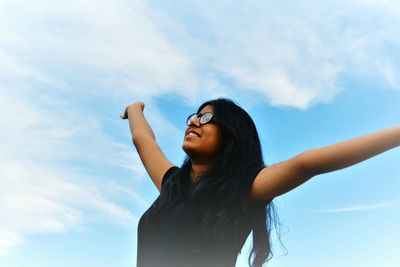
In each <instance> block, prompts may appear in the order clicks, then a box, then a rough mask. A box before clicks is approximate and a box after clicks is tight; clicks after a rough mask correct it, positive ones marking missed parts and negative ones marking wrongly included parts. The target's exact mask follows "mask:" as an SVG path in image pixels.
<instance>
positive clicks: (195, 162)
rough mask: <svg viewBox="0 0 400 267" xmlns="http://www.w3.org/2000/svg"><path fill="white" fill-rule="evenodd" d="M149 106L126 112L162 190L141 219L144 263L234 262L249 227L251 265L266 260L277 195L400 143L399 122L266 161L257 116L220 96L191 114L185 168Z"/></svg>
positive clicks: (220, 266)
mask: <svg viewBox="0 0 400 267" xmlns="http://www.w3.org/2000/svg"><path fill="white" fill-rule="evenodd" d="M143 109H144V104H143V103H141V102H137V103H134V104H131V105H129V106H128V107H127V108H126V109H125V112H124V114H122V115H121V118H123V119H129V124H130V130H131V133H132V138H133V142H134V144H135V147H136V149H137V151H138V153H139V156H140V158H141V160H142V162H143V165H144V167H145V169H146V171H147V173H148V174H149V176H150V177H151V179H152V181H153V183H154V185H155V186H156V187H157V189H158V190H159V191H160V195H159V197H158V198H157V199H156V200H155V202H154V203H153V204H152V205H151V207H150V208H149V209H148V210H147V211H146V212H145V213H144V214H143V216H142V217H141V219H140V221H139V227H138V253H137V267H158V266H160V267H161V266H162V267H172V266H174V267H178V266H182V267H183V266H185V267H200V266H202V267H204V266H208V267H213V266H215V267H228V266H229V267H232V266H235V263H236V258H237V255H238V253H239V252H240V250H241V248H242V246H243V244H244V242H245V240H246V238H247V236H248V235H249V234H250V232H252V236H253V248H252V251H251V253H250V256H249V264H250V265H251V266H262V264H263V263H264V262H265V261H267V260H268V259H269V258H270V256H271V244H270V239H269V235H270V230H271V224H272V223H273V222H274V221H273V220H274V218H273V213H274V212H273V206H272V205H273V204H272V200H273V199H274V198H275V197H277V196H279V195H282V194H284V193H286V192H288V191H290V190H292V189H293V188H295V187H297V186H299V185H300V184H302V183H304V182H305V181H307V180H308V179H310V178H311V177H313V176H315V175H318V174H322V173H326V172H330V171H334V170H338V169H342V168H345V167H348V166H351V165H353V164H356V163H358V162H361V161H363V160H366V159H368V158H370V157H373V156H375V155H377V154H379V153H382V152H384V151H386V150H389V149H391V148H394V147H397V146H399V145H400V126H397V127H393V128H389V129H385V130H383V131H379V132H376V133H373V134H369V135H365V136H361V137H358V138H354V139H351V140H348V141H344V142H341V143H337V144H334V145H331V146H327V147H322V148H318V149H312V150H309V151H306V152H304V153H301V154H299V155H297V156H295V157H293V158H290V159H288V160H286V161H283V162H280V163H277V164H274V165H271V166H268V167H267V166H265V165H264V162H263V158H262V153H261V145H260V140H259V137H258V133H257V130H256V127H255V125H254V122H253V120H252V119H251V118H250V116H249V115H248V114H247V112H246V111H245V110H243V109H242V108H241V107H239V106H238V105H236V104H235V103H234V102H232V101H231V100H229V99H216V100H211V101H208V102H205V103H204V104H202V105H201V106H200V107H199V109H198V111H197V112H196V113H194V114H192V115H190V116H189V117H188V119H187V121H186V124H187V129H186V131H185V135H184V140H183V145H182V148H183V150H184V151H185V152H186V154H187V157H186V159H185V161H184V163H183V165H182V166H181V167H180V168H178V167H175V166H174V164H172V163H171V162H170V161H169V160H168V159H167V158H166V157H165V156H164V154H163V153H162V151H161V149H160V148H159V146H158V145H157V143H156V138H155V136H154V133H153V131H152V129H151V128H150V126H149V124H148V123H147V121H146V119H145V117H144V116H143Z"/></svg>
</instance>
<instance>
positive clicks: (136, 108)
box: [121, 102, 173, 191]
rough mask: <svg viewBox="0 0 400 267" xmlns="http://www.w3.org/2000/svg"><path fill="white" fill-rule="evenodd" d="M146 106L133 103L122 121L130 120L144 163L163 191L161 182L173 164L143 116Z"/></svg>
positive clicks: (134, 139)
mask: <svg viewBox="0 0 400 267" xmlns="http://www.w3.org/2000/svg"><path fill="white" fill-rule="evenodd" d="M143 109H144V104H143V103H142V102H137V103H133V104H131V105H129V106H127V107H126V109H125V112H124V114H122V115H121V118H122V119H128V120H129V126H130V130H131V134H132V140H133V143H134V145H135V147H136V150H137V152H138V154H139V156H140V159H141V160H142V163H143V165H144V167H145V169H146V171H147V173H148V174H149V176H150V178H151V179H152V181H153V183H154V185H155V186H156V187H157V189H158V191H160V190H161V180H162V177H163V176H164V174H165V173H166V172H167V170H168V169H169V168H171V167H172V166H173V164H172V163H171V162H170V161H169V160H168V159H167V158H166V157H165V156H164V154H163V152H162V151H161V149H160V147H159V146H158V145H157V142H156V137H155V135H154V133H153V130H152V129H151V127H150V125H149V124H148V122H147V121H146V118H145V117H144V115H143Z"/></svg>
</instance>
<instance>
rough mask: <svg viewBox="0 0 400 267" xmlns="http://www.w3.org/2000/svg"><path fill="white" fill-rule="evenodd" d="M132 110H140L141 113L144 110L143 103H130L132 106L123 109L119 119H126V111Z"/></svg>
mask: <svg viewBox="0 0 400 267" xmlns="http://www.w3.org/2000/svg"><path fill="white" fill-rule="evenodd" d="M132 108H140V110H141V111H143V110H144V103H143V102H140V101H139V102H135V103H132V104H130V105H128V106H127V107H126V108H125V111H124V113H122V114H121V115H119V116H120V117H121V119H123V120H125V119H128V109H132Z"/></svg>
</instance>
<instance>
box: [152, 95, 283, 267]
mask: <svg viewBox="0 0 400 267" xmlns="http://www.w3.org/2000/svg"><path fill="white" fill-rule="evenodd" d="M207 105H211V106H212V107H213V110H214V112H213V113H214V118H215V123H216V124H217V125H218V126H219V127H220V129H221V133H222V137H221V146H220V150H219V151H220V152H219V155H217V157H216V160H215V164H213V166H212V168H211V170H209V171H208V172H207V173H206V174H203V175H202V176H201V177H199V178H198V179H196V181H195V182H193V184H192V185H191V186H192V188H193V189H192V191H191V194H190V196H189V200H190V203H191V205H192V207H193V209H194V210H195V211H196V212H195V214H200V216H199V218H198V220H199V221H200V223H201V226H202V230H203V232H202V234H203V237H204V239H205V240H212V241H213V243H217V244H221V245H223V246H226V245H227V244H229V245H232V244H239V243H240V244H243V243H244V241H245V240H238V235H237V233H238V231H240V227H241V226H242V225H243V223H245V224H246V225H247V226H248V228H249V230H251V231H252V235H253V247H252V249H251V252H250V254H249V257H248V263H249V265H250V266H252V267H259V266H262V264H263V263H265V262H266V261H268V260H269V259H270V258H271V257H272V251H271V241H270V233H271V228H272V227H273V226H274V225H276V218H275V217H276V214H275V209H274V205H273V203H272V200H269V201H266V202H265V203H258V204H256V203H252V204H251V202H250V201H251V200H250V199H249V194H250V189H251V185H252V183H253V181H254V178H255V176H256V175H257V174H258V172H259V171H260V170H261V169H262V168H264V167H265V164H264V161H263V157H262V152H261V143H260V139H259V136H258V133H257V129H256V126H255V124H254V122H253V120H252V119H251V117H250V116H249V115H248V113H247V112H246V111H245V110H244V109H243V108H241V107H240V106H239V105H237V104H235V103H234V102H233V101H232V100H230V99H225V98H219V99H216V100H211V101H207V102H205V103H203V104H202V105H201V106H200V107H199V109H198V111H197V112H198V113H199V112H200V111H201V110H202V109H203V108H204V107H205V106H207ZM191 166H192V165H191V162H190V159H189V158H188V157H186V158H185V160H184V162H183V164H182V167H181V168H180V170H179V171H177V172H176V173H175V174H174V175H173V176H172V177H171V179H173V181H172V182H170V183H168V186H167V187H164V188H163V190H161V195H160V198H159V202H158V205H157V207H156V208H157V210H159V211H160V212H162V213H163V212H168V211H169V210H171V209H172V208H173V207H174V206H175V205H176V204H177V203H179V202H180V201H183V199H185V197H187V195H186V193H185V192H186V191H187V190H186V189H187V187H188V185H189V183H190V170H191ZM243 203H248V204H250V205H249V206H250V207H249V208H248V210H247V211H248V213H246V216H243V206H242V204H243ZM244 220H246V221H244Z"/></svg>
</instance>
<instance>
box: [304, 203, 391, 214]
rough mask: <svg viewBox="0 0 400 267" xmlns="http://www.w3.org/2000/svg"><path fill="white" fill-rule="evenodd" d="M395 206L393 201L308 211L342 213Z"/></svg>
mask: <svg viewBox="0 0 400 267" xmlns="http://www.w3.org/2000/svg"><path fill="white" fill-rule="evenodd" d="M390 207H393V204H391V203H377V204H370V205H360V206H348V207H342V208H332V209H317V210H311V211H308V212H310V213H342V212H357V211H371V210H378V209H385V208H390Z"/></svg>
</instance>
